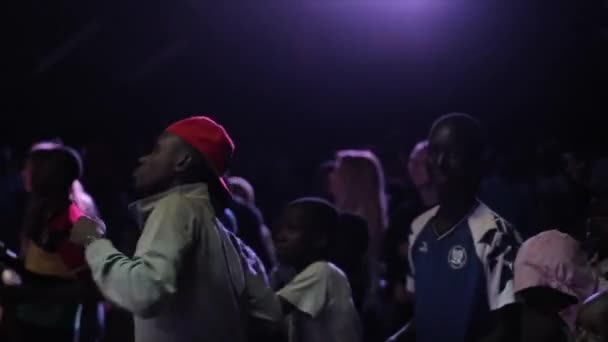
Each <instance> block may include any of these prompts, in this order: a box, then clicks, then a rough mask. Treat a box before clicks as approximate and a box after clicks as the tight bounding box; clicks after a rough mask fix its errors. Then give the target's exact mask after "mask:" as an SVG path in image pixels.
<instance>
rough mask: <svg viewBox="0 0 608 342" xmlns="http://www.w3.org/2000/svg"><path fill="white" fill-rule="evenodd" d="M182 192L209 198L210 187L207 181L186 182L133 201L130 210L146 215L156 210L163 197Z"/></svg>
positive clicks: (189, 195) (186, 194)
mask: <svg viewBox="0 0 608 342" xmlns="http://www.w3.org/2000/svg"><path fill="white" fill-rule="evenodd" d="M174 193H180V194H182V195H185V196H188V197H198V198H200V199H207V200H208V199H209V188H208V186H207V184H205V183H194V184H185V185H180V186H176V187H173V188H171V189H169V190H167V191H164V192H161V193H158V194H155V195H152V196H148V197H145V198H142V199H140V200H138V201H136V202H133V203H131V204H130V205H129V208H130V210H133V211H134V212H136V213H138V214H140V215H142V214H143V215H145V214H148V213H150V212H151V211H152V210H154V207H156V205H157V204H158V202H159V201H160V200H162V199H163V198H165V197H167V196H169V195H171V194H174Z"/></svg>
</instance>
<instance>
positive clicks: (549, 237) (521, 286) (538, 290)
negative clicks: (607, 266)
mask: <svg viewBox="0 0 608 342" xmlns="http://www.w3.org/2000/svg"><path fill="white" fill-rule="evenodd" d="M596 289H597V276H596V274H595V273H594V271H593V269H592V268H591V266H590V265H589V263H588V262H587V258H586V256H585V253H584V251H583V249H582V248H581V245H580V244H579V242H578V241H576V240H575V239H574V238H572V237H571V236H569V235H567V234H564V233H562V232H560V231H557V230H549V231H545V232H542V233H540V234H537V235H535V236H533V237H532V238H530V239H528V240H526V242H525V243H524V244H523V245H522V246H521V248H520V249H519V252H518V253H517V257H516V259H515V263H514V278H513V291H514V292H515V296H516V298H517V302H515V303H511V304H508V305H505V306H503V307H502V308H500V309H499V310H497V311H496V312H494V313H492V321H493V323H492V324H491V326H492V328H491V329H490V333H489V334H488V335H487V336H486V337H484V338H483V339H481V340H479V342H503V341H504V342H507V341H508V342H527V341H531V342H532V341H533V342H543V341H546V342H560V341H564V342H566V341H572V340H573V337H574V332H575V319H576V316H577V312H579V309H580V308H581V304H582V303H583V302H584V301H585V299H586V298H587V297H589V296H590V295H592V294H593V293H594V292H595V290H596Z"/></svg>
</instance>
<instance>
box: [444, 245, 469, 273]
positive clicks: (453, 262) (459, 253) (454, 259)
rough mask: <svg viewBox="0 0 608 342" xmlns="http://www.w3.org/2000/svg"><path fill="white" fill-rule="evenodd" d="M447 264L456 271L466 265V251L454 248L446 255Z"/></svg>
mask: <svg viewBox="0 0 608 342" xmlns="http://www.w3.org/2000/svg"><path fill="white" fill-rule="evenodd" d="M448 264H450V267H451V268H453V269H455V270H458V269H461V268H463V267H464V265H466V264H467V250H466V249H464V247H462V246H454V247H452V249H450V252H449V253H448Z"/></svg>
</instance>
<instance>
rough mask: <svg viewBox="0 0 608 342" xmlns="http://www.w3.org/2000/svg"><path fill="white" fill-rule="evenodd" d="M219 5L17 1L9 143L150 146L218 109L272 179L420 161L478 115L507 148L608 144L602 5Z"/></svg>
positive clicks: (9, 71)
mask: <svg viewBox="0 0 608 342" xmlns="http://www.w3.org/2000/svg"><path fill="white" fill-rule="evenodd" d="M214 3H219V2H217V1H203V0H198V1H195V0H177V1H159V0H151V1H145V2H142V1H135V0H122V1H118V0H105V1H101V0H90V1H84V2H83V1H75V0H58V1H46V0H45V1H43V0H37V1H32V0H20V1H10V2H8V1H7V2H4V3H3V4H2V7H4V8H3V9H2V10H1V12H2V13H3V14H5V15H6V16H10V18H6V19H5V20H3V22H4V23H5V25H6V26H7V27H6V29H5V30H3V31H4V35H5V39H3V48H2V58H3V59H5V61H4V62H3V63H2V68H3V70H2V75H3V76H2V79H1V81H0V82H1V84H2V94H3V99H2V100H1V101H0V104H1V107H0V109H1V110H2V120H3V124H2V125H1V128H2V131H1V133H2V140H4V141H5V142H6V143H9V144H19V145H20V146H25V144H29V143H30V142H31V141H32V140H33V139H39V138H45V137H51V136H61V137H63V138H64V139H65V140H66V141H68V142H70V143H73V144H82V143H85V142H87V141H91V140H99V141H103V142H108V143H111V142H113V143H114V145H120V144H127V143H128V144H129V146H133V144H136V143H139V144H140V145H145V143H146V142H147V141H148V139H149V138H150V137H152V136H153V135H155V134H156V133H157V132H158V131H159V130H160V129H162V127H163V126H164V125H165V124H167V123H168V122H170V121H171V120H173V119H176V118H180V117H183V116H187V115H190V114H194V113H208V114H213V115H214V116H215V117H217V118H218V119H219V120H220V121H222V122H223V123H225V125H226V126H227V127H228V129H229V130H230V131H232V133H233V135H234V136H235V139H236V141H237V144H238V149H239V150H238V154H237V163H236V165H237V170H238V171H240V172H241V173H244V174H259V173H262V172H263V171H261V170H264V169H267V167H266V166H267V165H269V164H271V163H274V164H273V165H275V166H274V167H281V166H280V165H281V162H280V161H277V160H276V159H275V158H276V157H277V156H279V157H280V158H279V159H280V160H283V159H285V160H289V161H291V163H296V164H297V163H300V165H308V166H309V167H314V164H315V163H316V162H317V161H319V160H320V159H322V158H326V157H328V156H330V153H331V151H332V150H334V149H335V148H339V147H345V146H367V145H384V146H387V145H389V144H393V149H402V150H407V149H409V148H410V147H411V146H412V145H413V143H414V142H415V141H417V140H419V139H421V138H422V137H424V135H425V133H426V130H427V129H428V126H429V124H430V123H431V122H432V120H433V119H435V118H436V117H437V116H438V115H439V114H442V113H445V112H448V111H466V112H469V113H471V114H473V115H476V116H478V117H480V118H481V119H482V120H483V122H484V123H485V125H486V126H488V127H489V128H490V129H491V130H490V133H491V136H492V137H493V140H494V141H496V142H498V143H499V144H500V145H513V146H520V145H524V143H525V142H527V141H529V140H533V139H536V138H537V137H538V136H541V135H542V136H543V137H544V136H551V135H557V136H559V137H561V138H565V139H566V140H574V141H577V142H578V143H579V144H582V145H586V146H591V147H592V148H593V149H594V150H597V151H601V150H603V149H604V147H605V146H606V139H605V138H604V135H603V134H602V133H603V132H602V131H601V127H600V125H598V124H597V122H599V121H598V120H601V119H600V118H599V117H601V116H602V114H605V113H606V110H607V109H608V106H606V103H605V101H603V100H604V99H603V98H602V95H604V97H606V96H605V94H608V90H607V89H606V84H607V83H606V76H607V73H606V69H607V64H608V63H607V62H606V61H607V60H608V58H607V57H608V54H607V50H608V48H607V46H608V40H606V38H604V39H603V40H602V37H601V30H602V28H603V29H606V28H607V27H608V24H606V23H607V22H608V16H607V15H606V13H607V12H608V9H607V8H606V7H608V6H606V7H602V6H604V5H603V4H602V3H601V1H597V0H586V1H571V0H570V1H566V0H554V1H520V0H516V1H507V0H502V1H485V0H484V1H482V0H424V1H423V0H391V1H388V0H376V1H372V0H353V1H346V0H328V1H317V0H314V1H313V0H306V1H305V0H300V1H272V2H271V1H255V2H254V1H228V2H225V1H224V2H222V4H221V5H220V4H214ZM594 117H595V119H594ZM385 148H386V147H385ZM290 153H291V154H292V155H291V156H289V154H290ZM273 160H274V161H273ZM294 160H297V162H295V161H294Z"/></svg>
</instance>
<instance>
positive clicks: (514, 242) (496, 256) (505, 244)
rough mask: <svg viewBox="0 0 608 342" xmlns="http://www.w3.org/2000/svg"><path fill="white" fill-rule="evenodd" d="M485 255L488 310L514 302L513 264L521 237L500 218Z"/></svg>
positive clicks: (497, 220)
mask: <svg viewBox="0 0 608 342" xmlns="http://www.w3.org/2000/svg"><path fill="white" fill-rule="evenodd" d="M496 222H497V225H498V226H499V227H498V229H497V231H496V232H495V233H494V236H493V239H492V241H491V243H490V246H489V248H488V249H487V254H486V255H485V259H486V260H485V262H484V263H485V264H486V280H487V284H488V287H487V289H488V303H489V305H490V310H496V309H499V308H501V307H503V306H505V305H507V304H511V303H513V302H515V294H514V291H513V264H514V262H515V256H516V255H517V250H518V249H519V246H520V245H521V238H520V237H519V235H518V234H517V233H516V232H515V231H514V230H513V227H511V226H510V225H508V224H507V223H506V222H504V221H502V220H501V219H496Z"/></svg>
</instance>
